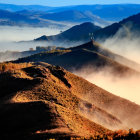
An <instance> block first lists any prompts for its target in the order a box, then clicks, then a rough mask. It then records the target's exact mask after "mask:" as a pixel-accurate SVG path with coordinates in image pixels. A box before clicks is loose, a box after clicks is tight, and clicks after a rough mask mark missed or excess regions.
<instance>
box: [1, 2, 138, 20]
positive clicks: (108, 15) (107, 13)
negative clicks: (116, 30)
mask: <svg viewBox="0 0 140 140" xmlns="http://www.w3.org/2000/svg"><path fill="white" fill-rule="evenodd" d="M0 9H3V10H9V11H13V12H17V11H22V10H28V11H45V12H53V13H58V12H64V11H71V10H74V11H80V12H86V11H90V12H91V13H92V14H93V15H96V16H98V17H101V18H103V19H104V20H109V21H120V20H122V19H124V18H126V17H129V16H131V15H134V14H137V13H139V12H140V5H139V4H115V5H77V6H65V7H48V6H41V5H12V4H0Z"/></svg>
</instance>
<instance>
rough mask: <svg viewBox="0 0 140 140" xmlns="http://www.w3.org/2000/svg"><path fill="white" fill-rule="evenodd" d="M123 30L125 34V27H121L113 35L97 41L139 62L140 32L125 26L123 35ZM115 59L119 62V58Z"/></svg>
mask: <svg viewBox="0 0 140 140" xmlns="http://www.w3.org/2000/svg"><path fill="white" fill-rule="evenodd" d="M124 32H125V34H126V29H124V28H121V29H120V30H119V31H118V32H117V33H116V34H115V35H114V36H113V37H110V38H108V39H106V40H105V41H104V42H103V41H101V40H98V41H99V42H100V43H101V44H102V46H104V47H105V48H108V49H109V50H111V51H113V52H115V53H117V54H119V55H121V56H124V57H126V58H128V59H130V60H133V61H135V62H137V63H140V55H139V54H140V34H139V33H138V32H137V31H131V30H130V29H129V28H127V34H126V35H125V36H123V34H124ZM117 61H119V62H120V63H121V61H120V60H117ZM132 67H133V66H132Z"/></svg>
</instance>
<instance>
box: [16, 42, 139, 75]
mask: <svg viewBox="0 0 140 140" xmlns="http://www.w3.org/2000/svg"><path fill="white" fill-rule="evenodd" d="M117 60H119V62H121V63H122V64H121V63H119V62H117ZM40 61H42V62H47V63H50V64H54V65H59V66H62V67H64V68H65V69H67V70H69V71H73V70H80V69H81V68H84V67H91V68H93V69H94V70H98V69H102V68H104V67H109V68H111V69H112V72H115V73H118V74H122V75H123V74H124V75H125V74H128V73H129V74H130V73H137V72H136V71H135V70H132V69H131V68H129V67H131V66H132V65H133V66H137V67H140V66H139V64H137V63H135V62H133V61H131V60H128V59H126V58H124V57H122V56H120V55H117V54H114V53H113V52H111V51H109V50H107V49H104V48H103V47H102V46H101V45H100V44H98V43H97V42H94V41H90V42H88V43H85V44H83V45H80V46H77V47H71V48H67V49H65V50H53V51H50V52H43V53H39V54H35V55H32V56H29V57H25V58H21V59H18V60H16V61H14V62H16V63H21V62H40ZM126 65H128V67H127V66H126ZM127 72H128V73H127Z"/></svg>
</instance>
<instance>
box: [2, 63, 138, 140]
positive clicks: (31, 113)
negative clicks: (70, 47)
mask: <svg viewBox="0 0 140 140" xmlns="http://www.w3.org/2000/svg"><path fill="white" fill-rule="evenodd" d="M6 87H8V88H6ZM0 91H1V94H0V101H1V102H0V117H1V119H0V122H1V128H2V131H1V132H2V134H1V135H0V137H1V138H2V139H9V138H11V139H15V140H16V139H21V140H22V139H23V140H25V139H30V140H32V139H37V140H39V139H47V138H56V139H57V138H59V139H62V138H64V139H66V138H69V137H73V138H76V137H77V138H79V137H87V138H89V137H91V136H92V137H93V138H94V137H95V136H96V137H98V138H101V137H104V136H105V135H107V134H109V136H110V137H111V133H113V131H112V130H113V129H118V128H130V127H133V128H135V129H139V126H140V124H139V122H140V120H139V117H137V116H139V115H140V106H139V105H137V104H134V103H132V102H130V101H128V100H125V99H123V98H120V97H117V96H115V95H113V94H111V93H109V92H107V91H105V90H103V89H101V88H99V87H97V86H96V85H94V84H91V83H89V82H88V81H86V80H84V79H83V78H81V77H78V76H76V75H74V74H72V73H70V72H68V71H66V70H65V69H63V68H61V67H59V66H52V65H50V64H47V63H42V62H40V63H21V64H14V63H1V64H0ZM86 97H87V98H86ZM88 97H90V98H88ZM110 109H111V110H110ZM118 112H121V113H118ZM91 116H92V120H91V119H90V117H91ZM124 118H127V121H126V120H125V119H124ZM5 126H6V127H5ZM109 128H110V129H111V130H109ZM116 134H117V133H114V136H115V137H116V138H117V137H120V136H117V135H116ZM131 134H133V133H131ZM103 135H104V136H103ZM131 137H132V138H134V137H136V138H139V135H138V134H137V133H136V134H134V135H133V136H131Z"/></svg>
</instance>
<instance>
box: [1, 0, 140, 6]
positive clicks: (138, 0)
mask: <svg viewBox="0 0 140 140" xmlns="http://www.w3.org/2000/svg"><path fill="white" fill-rule="evenodd" d="M0 3H8V4H17V5H45V6H68V5H83V4H120V3H135V4H140V0H0Z"/></svg>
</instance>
